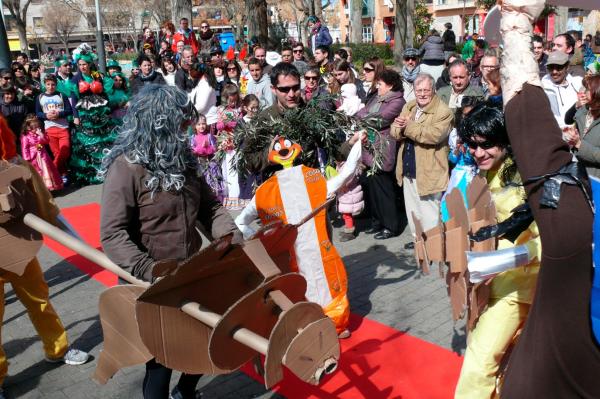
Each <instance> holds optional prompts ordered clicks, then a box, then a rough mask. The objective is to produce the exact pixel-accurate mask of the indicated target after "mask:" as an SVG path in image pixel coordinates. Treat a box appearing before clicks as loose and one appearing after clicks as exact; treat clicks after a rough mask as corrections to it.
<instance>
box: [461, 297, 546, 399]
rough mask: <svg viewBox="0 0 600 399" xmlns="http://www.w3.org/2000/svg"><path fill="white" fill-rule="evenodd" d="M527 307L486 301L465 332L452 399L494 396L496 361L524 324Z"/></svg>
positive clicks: (511, 300)
mask: <svg viewBox="0 0 600 399" xmlns="http://www.w3.org/2000/svg"><path fill="white" fill-rule="evenodd" d="M530 307H531V305H529V304H527V303H520V302H517V300H516V299H515V298H502V299H491V300H490V304H489V306H488V308H487V309H486V310H485V312H483V314H482V315H481V317H480V318H479V320H478V321H477V324H476V325H475V328H474V329H473V331H471V332H470V333H469V338H468V342H467V350H466V351H465V359H464V361H463V364H462V369H461V370H460V377H459V379H458V385H457V386H456V392H455V394H454V398H455V399H484V398H492V397H495V396H494V395H495V389H496V374H497V373H498V368H499V366H500V362H501V361H502V357H503V356H504V354H505V353H506V350H507V349H508V347H509V345H510V344H511V343H512V341H513V339H514V337H515V334H516V332H517V330H518V329H519V328H520V327H521V326H522V325H523V323H524V322H525V319H526V318H527V314H528V313H529V308H530ZM532 383H534V382H532Z"/></svg>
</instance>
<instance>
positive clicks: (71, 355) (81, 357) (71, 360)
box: [45, 349, 90, 366]
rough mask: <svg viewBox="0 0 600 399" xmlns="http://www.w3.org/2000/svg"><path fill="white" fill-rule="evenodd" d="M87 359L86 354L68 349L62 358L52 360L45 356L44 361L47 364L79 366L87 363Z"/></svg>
mask: <svg viewBox="0 0 600 399" xmlns="http://www.w3.org/2000/svg"><path fill="white" fill-rule="evenodd" d="M89 358H90V355H89V354H88V353H87V352H84V351H81V350H79V349H69V350H68V351H67V353H65V355H64V356H63V357H60V358H58V359H52V358H49V357H48V356H46V357H45V360H46V361H47V362H48V363H65V364H69V365H71V366H79V365H82V364H84V363H85V362H87V361H88V359H89Z"/></svg>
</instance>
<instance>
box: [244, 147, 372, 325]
mask: <svg viewBox="0 0 600 399" xmlns="http://www.w3.org/2000/svg"><path fill="white" fill-rule="evenodd" d="M300 151H301V147H300V145H298V144H297V143H293V142H291V141H290V140H288V139H285V138H283V137H275V139H274V141H273V143H272V145H271V149H270V152H269V160H270V161H271V162H273V163H278V164H280V165H282V166H283V167H284V168H283V169H282V170H280V171H278V172H276V174H275V175H274V176H272V177H271V178H269V179H268V180H267V181H266V182H264V183H263V184H262V185H261V186H260V187H259V188H258V189H257V190H256V194H255V196H254V198H252V200H251V201H250V203H249V204H248V206H246V208H245V209H244V210H243V211H242V213H241V214H240V215H239V216H238V217H237V219H236V224H237V225H238V227H239V228H240V230H241V231H242V233H244V237H250V236H252V234H253V230H252V229H251V228H250V223H252V222H253V221H254V220H256V219H257V218H260V220H261V222H262V223H263V224H269V223H271V222H273V221H281V222H283V223H285V224H296V223H298V222H299V221H300V220H301V219H302V218H303V217H304V216H305V215H306V214H309V213H311V212H312V211H313V209H316V208H318V207H320V206H321V205H322V204H323V203H325V202H326V201H327V199H328V198H329V197H331V196H332V195H334V194H335V192H336V191H338V190H339V189H340V188H341V187H342V186H343V184H344V183H345V182H346V181H347V180H348V178H350V177H351V176H352V174H353V173H354V171H355V169H356V167H357V165H358V162H359V160H360V156H361V143H360V141H359V142H357V143H356V144H355V145H354V147H353V148H352V150H351V151H350V154H349V156H348V160H347V161H346V163H345V165H344V167H343V168H342V170H341V171H340V173H339V174H338V175H337V176H335V177H333V178H331V179H330V180H328V181H327V180H325V178H324V177H323V175H322V174H321V171H320V170H318V169H313V168H309V167H306V166H304V165H298V166H292V165H293V162H294V159H295V158H296V157H297V156H298V155H299V154H300ZM326 219H327V215H326V212H325V210H324V209H322V210H321V211H320V212H318V213H317V214H316V215H315V217H314V218H313V219H312V220H309V221H307V222H306V223H304V224H303V225H302V226H300V227H299V228H298V238H297V239H296V242H295V243H294V247H293V249H292V250H291V251H290V253H291V269H292V270H293V271H298V272H299V273H300V274H301V275H302V276H304V278H305V279H306V282H307V290H306V298H307V299H308V300H309V301H311V302H315V303H317V304H319V305H321V306H322V307H323V309H324V311H325V314H327V316H329V317H331V319H332V320H333V321H334V322H335V324H336V329H337V331H338V333H339V334H342V333H343V335H345V336H347V335H348V334H349V332H347V326H348V318H349V315H350V305H349V303H348V297H347V295H346V293H347V289H348V288H347V287H348V282H347V278H346V270H345V267H344V264H343V262H342V260H341V258H340V256H339V255H338V253H337V251H336V249H335V247H334V246H333V244H332V243H331V240H330V238H329V233H328V231H327V220H326Z"/></svg>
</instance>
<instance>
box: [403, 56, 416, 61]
mask: <svg viewBox="0 0 600 399" xmlns="http://www.w3.org/2000/svg"><path fill="white" fill-rule="evenodd" d="M416 60H417V57H404V61H416Z"/></svg>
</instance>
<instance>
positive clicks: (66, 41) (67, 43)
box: [61, 36, 70, 57]
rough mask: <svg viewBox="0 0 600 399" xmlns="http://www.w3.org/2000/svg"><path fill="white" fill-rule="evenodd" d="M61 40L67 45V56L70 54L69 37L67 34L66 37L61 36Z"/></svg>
mask: <svg viewBox="0 0 600 399" xmlns="http://www.w3.org/2000/svg"><path fill="white" fill-rule="evenodd" d="M61 42H62V44H63V46H64V47H65V51H66V54H67V57H68V56H69V55H70V54H69V37H68V36H67V37H66V38H61Z"/></svg>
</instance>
